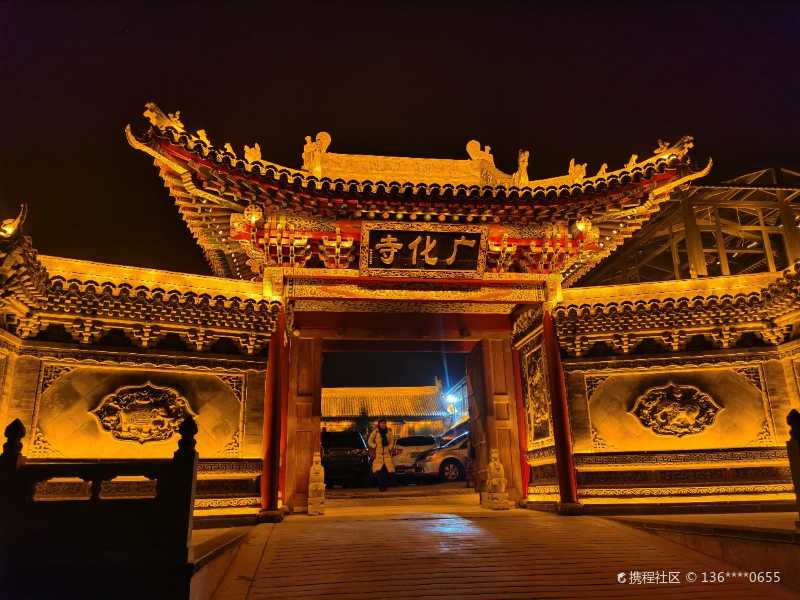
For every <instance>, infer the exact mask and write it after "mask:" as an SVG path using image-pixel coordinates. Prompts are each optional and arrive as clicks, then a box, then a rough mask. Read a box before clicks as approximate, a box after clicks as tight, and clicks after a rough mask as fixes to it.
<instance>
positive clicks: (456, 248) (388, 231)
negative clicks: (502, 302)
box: [360, 222, 486, 278]
mask: <svg viewBox="0 0 800 600" xmlns="http://www.w3.org/2000/svg"><path fill="white" fill-rule="evenodd" d="M485 266H486V228H485V227H481V226H478V225H474V226H473V225H438V224H429V223H380V222H379V223H364V225H363V226H362V231H361V261H360V271H361V272H362V273H363V274H368V275H380V276H389V277H439V278H473V277H481V276H482V275H483V270H484V268H485Z"/></svg>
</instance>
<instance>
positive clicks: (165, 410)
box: [0, 342, 266, 459]
mask: <svg viewBox="0 0 800 600" xmlns="http://www.w3.org/2000/svg"><path fill="white" fill-rule="evenodd" d="M34 348H37V343H36V342H33V343H31V344H29V345H28V346H27V347H26V348H23V349H22V350H21V351H20V352H19V355H18V356H17V352H14V351H7V350H6V351H2V352H0V377H2V378H3V379H2V383H0V385H2V388H0V389H2V390H3V395H2V402H1V403H0V415H2V416H3V421H4V423H8V422H9V421H10V420H12V419H14V418H20V419H21V420H22V421H23V423H24V424H25V427H26V429H27V435H26V437H25V439H24V441H23V443H24V446H23V448H24V450H23V452H24V454H25V455H26V456H29V457H32V458H144V457H167V456H171V455H172V453H173V452H174V451H175V449H176V443H177V439H178V436H177V434H176V433H175V429H176V426H177V423H179V421H180V420H182V418H183V416H185V414H192V415H194V417H195V419H196V421H197V424H198V427H199V432H198V435H197V450H198V452H199V454H200V457H201V459H202V458H260V457H261V453H262V446H261V443H262V428H263V402H264V379H265V367H266V365H264V364H263V361H262V362H261V363H259V362H258V361H256V360H250V361H248V360H241V361H239V360H236V359H235V357H234V359H229V360H218V359H215V358H212V357H204V356H202V355H198V356H186V355H185V354H184V355H182V356H177V355H175V356H170V355H164V354H162V355H158V356H146V355H136V354H131V353H114V352H103V358H104V360H103V361H102V364H99V361H97V360H96V357H97V355H98V353H97V350H96V349H92V350H91V351H90V350H84V349H79V348H72V349H69V351H65V352H63V353H62V355H61V356H59V355H55V353H51V352H49V351H46V350H42V351H38V349H37V351H32V349H34ZM63 354H66V355H68V356H67V357H65V356H63ZM136 363H138V364H136ZM3 384H4V385H3ZM103 422H105V426H104V425H103Z"/></svg>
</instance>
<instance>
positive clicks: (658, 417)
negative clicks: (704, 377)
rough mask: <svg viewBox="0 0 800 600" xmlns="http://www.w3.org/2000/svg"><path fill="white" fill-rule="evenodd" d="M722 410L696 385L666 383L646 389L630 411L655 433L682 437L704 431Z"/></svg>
mask: <svg viewBox="0 0 800 600" xmlns="http://www.w3.org/2000/svg"><path fill="white" fill-rule="evenodd" d="M721 410H723V407H722V406H720V405H719V404H718V403H717V402H716V401H715V400H714V398H712V397H711V396H710V395H709V394H707V393H705V392H703V391H701V390H700V389H699V388H697V387H695V386H693V385H686V384H682V385H677V384H675V383H672V382H670V383H667V384H666V385H661V386H656V387H651V388H648V389H647V390H645V392H644V393H643V394H642V395H640V396H639V397H638V398H637V399H636V401H635V402H634V405H633V408H632V409H631V410H630V413H631V414H632V415H634V416H635V417H636V418H637V419H639V422H640V423H641V425H642V426H643V427H646V428H648V429H650V430H651V431H652V432H653V433H655V434H656V435H663V436H676V437H683V436H686V435H693V434H697V433H701V432H703V431H705V430H706V429H707V428H708V427H710V426H712V425H713V424H714V421H715V419H716V418H717V415H718V414H719V412H720V411H721Z"/></svg>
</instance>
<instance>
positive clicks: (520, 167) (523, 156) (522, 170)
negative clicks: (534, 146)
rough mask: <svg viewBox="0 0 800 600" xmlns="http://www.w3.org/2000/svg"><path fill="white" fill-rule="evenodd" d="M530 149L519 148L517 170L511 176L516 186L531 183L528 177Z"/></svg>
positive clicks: (512, 182)
mask: <svg viewBox="0 0 800 600" xmlns="http://www.w3.org/2000/svg"><path fill="white" fill-rule="evenodd" d="M530 154H531V153H530V151H529V150H519V151H518V152H517V170H516V172H515V173H514V174H513V175H512V176H511V184H512V185H515V186H516V187H525V186H526V185H528V183H529V181H530V180H529V179H528V159H529V158H530Z"/></svg>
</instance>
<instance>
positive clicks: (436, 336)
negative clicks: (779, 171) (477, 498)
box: [0, 104, 800, 518]
mask: <svg viewBox="0 0 800 600" xmlns="http://www.w3.org/2000/svg"><path fill="white" fill-rule="evenodd" d="M145 117H146V118H147V120H148V121H149V127H145V128H137V129H136V130H134V128H132V127H130V126H129V127H128V128H126V135H127V139H128V142H129V143H130V144H131V145H132V146H133V147H134V148H136V149H138V150H140V151H142V152H144V153H145V154H146V155H148V156H150V157H151V158H152V159H153V161H154V163H155V165H156V166H157V168H158V170H159V174H160V176H161V177H162V179H163V180H164V183H165V185H166V187H167V189H168V190H169V193H170V195H171V196H172V197H173V198H174V200H175V203H176V206H177V207H178V210H179V212H180V214H181V217H182V218H183V219H184V221H185V222H186V224H187V226H188V228H189V230H190V232H191V233H192V235H193V236H194V237H195V239H196V240H197V241H198V244H199V245H200V246H201V248H202V249H203V252H204V253H205V255H206V257H207V259H208V262H209V264H210V266H211V269H212V270H213V272H214V274H215V276H214V277H200V276H191V275H185V274H174V273H166V272H159V271H154V270H146V269H136V268H131V267H121V266H116V265H100V264H98V263H90V262H86V261H72V260H69V259H60V258H53V257H39V256H37V254H36V251H35V250H34V249H33V246H32V245H31V241H30V240H29V239H28V238H25V237H24V236H22V235H21V233H20V228H21V225H22V221H23V220H24V214H21V215H20V217H19V218H18V219H17V220H14V219H8V220H7V221H6V222H4V223H3V226H2V228H0V234H2V235H0V251H1V252H0V259H2V264H1V265H0V274H1V275H2V279H0V288H1V290H0V291H2V298H3V304H2V319H3V323H2V324H3V327H2V331H0V377H2V392H3V393H2V404H0V415H2V416H3V417H4V419H5V420H6V421H7V420H9V417H17V416H18V417H19V418H21V419H22V420H23V422H25V424H26V427H28V429H29V431H30V432H31V434H30V435H31V436H32V446H33V447H34V448H35V449H36V452H37V454H36V456H38V457H40V458H42V459H45V458H49V457H55V456H63V457H69V458H74V457H76V454H75V453H78V454H80V457H82V458H86V459H92V458H97V457H100V456H108V457H118V456H121V457H125V456H158V455H159V453H161V452H163V451H164V448H167V447H169V448H171V447H172V444H171V442H169V438H170V436H172V435H173V434H174V431H173V429H174V424H175V423H176V422H177V421H178V417H179V416H182V415H185V414H192V415H194V416H195V418H196V420H197V422H198V426H199V428H200V431H199V434H198V450H199V452H200V456H201V459H205V461H206V463H205V464H204V463H203V461H202V460H201V473H200V482H199V488H198V489H200V488H202V487H203V486H205V491H204V492H202V493H201V494H200V501H201V503H204V504H202V505H203V506H204V507H208V508H209V509H210V508H213V507H221V506H222V507H224V506H251V505H252V504H253V503H259V504H260V506H261V509H262V512H263V516H265V517H273V516H274V517H276V518H278V517H280V515H282V514H283V512H284V511H285V510H287V509H288V510H290V511H303V510H305V507H306V503H307V491H308V480H307V478H308V471H309V467H310V466H311V463H312V458H313V454H314V452H315V451H317V450H318V449H319V443H320V419H321V398H320V396H321V368H322V361H323V358H324V355H325V353H327V352H337V351H344V350H353V349H359V350H369V349H376V350H380V349H392V350H405V351H432V350H435V351H437V352H458V353H463V354H465V355H466V365H467V376H468V377H467V389H468V397H469V409H470V421H471V432H472V438H473V444H474V446H475V453H476V462H477V469H476V470H477V478H476V480H477V481H476V485H477V488H478V489H479V490H482V489H483V486H484V485H485V483H486V482H485V471H486V468H487V466H488V464H489V456H490V455H491V453H492V452H493V451H495V450H496V451H498V454H499V460H500V462H501V464H502V465H503V468H504V470H505V477H506V479H507V480H508V486H509V494H510V497H511V498H512V499H513V500H515V501H521V500H527V502H528V503H529V505H530V504H533V505H536V506H541V507H546V506H552V507H555V508H558V509H560V510H562V511H564V512H571V511H577V510H583V509H585V508H586V507H589V506H592V505H600V506H601V507H608V506H609V505H613V504H624V503H629V504H631V503H644V502H652V501H659V502H662V501H664V502H686V501H692V502H700V501H704V499H705V498H709V499H712V498H725V499H726V500H735V501H749V500H750V499H753V500H755V501H758V500H759V499H761V500H769V501H773V500H774V501H778V500H785V499H786V497H787V496H788V494H789V490H790V486H789V484H788V467H787V463H786V458H785V451H783V450H782V449H781V444H780V440H779V438H780V436H781V435H783V432H784V431H785V427H784V426H783V425H781V423H780V421H781V419H780V414H781V412H785V411H786V409H787V408H788V407H790V406H792V405H796V404H797V403H798V398H800V394H798V388H797V383H796V376H795V373H796V372H800V367H798V364H800V363H798V362H797V361H796V359H795V358H793V357H794V356H795V355H796V354H797V352H798V350H797V348H798V347H799V346H798V341H797V339H796V338H797V335H798V332H800V309H798V308H796V306H800V302H799V301H797V297H798V289H800V284H798V281H800V278H799V277H798V275H797V270H796V269H793V268H789V269H787V271H785V272H784V273H782V274H781V273H777V272H776V270H777V268H778V266H777V265H783V266H785V264H784V263H787V261H793V260H795V259H796V258H797V247H798V239H797V238H798V235H797V231H796V230H795V229H791V230H789V229H787V226H784V225H785V224H789V223H791V220H792V215H793V214H796V213H797V211H796V209H795V207H793V206H792V205H790V202H791V201H792V200H793V199H795V198H796V197H798V196H799V195H800V192H799V191H798V190H797V188H796V187H790V186H786V185H783V186H782V187H780V189H777V188H776V191H775V200H774V203H775V205H774V207H773V206H772V204H770V203H769V202H767V201H760V200H759V202H758V203H757V206H756V205H753V207H747V208H745V210H751V212H752V214H751V215H750V216H749V217H748V218H749V219H751V221H748V223H751V222H752V223H751V224H748V225H745V226H739V227H737V226H735V224H732V223H731V221H730V219H729V218H726V215H727V213H725V211H727V210H734V209H735V210H740V209H741V206H739V205H740V204H741V203H738V204H737V207H734V208H732V207H730V206H727V205H724V206H723V205H720V206H719V207H712V211H711V212H709V209H708V206H709V202H707V201H705V200H704V201H703V202H702V203H701V204H702V208H700V209H699V210H701V211H704V212H703V213H702V215H699V216H698V215H697V214H694V215H693V214H692V210H693V208H692V205H691V203H690V202H689V201H688V200H686V198H683V197H682V199H681V200H680V202H678V204H679V208H680V215H682V217H681V218H683V219H684V222H683V224H682V225H681V224H680V223H679V222H678V221H679V218H678V217H675V216H674V214H673V215H672V217H671V218H670V219H669V220H667V221H664V222H667V226H664V222H662V221H658V220H656V223H655V224H654V226H653V227H655V228H654V229H652V231H651V230H643V231H644V233H646V235H647V236H650V237H651V238H652V239H656V240H659V247H658V249H657V250H658V251H657V252H655V253H653V254H648V255H647V256H645V257H643V258H644V259H646V260H644V259H643V260H642V261H639V262H638V263H636V264H637V265H638V266H639V267H640V268H639V269H638V270H637V269H634V271H635V272H636V277H637V278H640V276H641V273H651V272H659V273H663V272H669V273H674V277H675V279H676V280H678V281H661V282H653V283H649V282H639V283H637V284H636V285H622V286H620V285H615V284H613V283H612V284H608V283H606V282H605V280H603V281H595V283H596V284H598V285H596V286H595V287H575V284H576V283H578V282H581V283H583V282H586V281H591V280H592V278H593V277H594V278H595V279H598V278H601V277H600V276H601V275H602V276H603V277H606V276H607V274H608V273H617V268H616V267H615V264H617V263H618V262H619V260H620V259H619V258H618V257H619V256H620V254H619V253H615V251H616V250H617V249H619V248H621V247H622V245H623V244H624V243H625V240H627V239H628V238H631V237H632V236H634V235H635V234H636V232H637V231H638V230H640V229H641V228H642V227H643V226H644V227H649V225H646V223H647V221H648V220H649V219H650V218H651V217H652V216H653V215H655V214H656V213H658V212H659V211H660V210H662V209H663V208H664V207H665V206H670V201H671V200H673V198H676V197H677V196H679V195H681V194H684V193H685V190H686V188H687V186H688V185H689V184H690V183H691V182H692V181H693V180H695V179H697V178H699V177H702V176H703V175H705V174H707V173H708V172H709V169H710V167H711V163H710V162H709V164H708V165H707V166H706V167H705V168H704V169H702V170H699V171H694V170H692V168H691V167H690V162H689V160H688V152H689V150H690V148H691V147H692V141H691V138H684V139H681V140H679V141H678V142H677V143H675V144H669V143H664V142H659V144H658V147H657V148H656V149H655V150H654V151H653V153H652V154H650V155H648V156H646V157H645V158H642V159H640V158H639V157H638V156H637V155H635V154H634V155H632V156H631V158H630V160H628V161H627V163H626V164H625V165H624V166H622V167H621V168H618V169H611V170H609V168H608V166H607V165H605V164H603V165H602V166H601V167H600V168H599V169H598V170H597V171H596V173H595V174H594V175H591V174H588V173H587V165H585V164H582V163H579V162H576V161H575V160H574V159H573V160H572V161H570V163H569V165H568V166H567V167H566V173H565V174H563V175H559V176H556V177H551V178H546V179H538V180H531V179H529V175H528V161H529V156H530V155H529V153H528V152H527V151H520V152H519V155H518V162H517V167H516V170H515V171H514V172H513V173H505V172H503V171H501V170H500V169H499V168H497V167H496V166H495V161H494V157H493V155H492V153H491V150H490V148H489V147H488V146H483V145H482V144H480V143H479V142H477V141H474V140H472V141H470V142H468V143H467V144H466V154H467V158H465V159H456V160H454V159H419V158H406V157H389V156H365V155H352V154H341V153H336V152H331V151H329V149H330V147H331V145H332V138H331V136H330V135H329V134H327V133H325V132H320V133H318V134H317V135H316V136H314V137H313V138H312V137H311V136H309V137H307V138H306V142H305V145H304V146H303V151H302V167H301V168H300V169H292V168H287V167H283V166H280V165H276V164H274V163H271V162H269V161H267V160H265V159H264V158H262V156H261V149H260V147H259V145H258V144H254V145H253V146H245V148H244V152H243V154H242V155H241V156H240V155H238V154H237V153H236V152H235V151H234V149H233V148H232V147H231V145H230V144H224V145H222V146H221V147H220V146H216V145H214V144H213V143H212V142H211V141H210V139H209V137H208V135H207V134H206V132H205V131H204V130H200V131H197V132H196V133H192V132H191V131H190V130H188V129H187V128H186V127H185V126H184V124H183V122H182V121H181V119H180V115H179V113H173V114H167V113H164V112H163V111H161V110H160V109H159V108H158V107H157V106H155V105H154V104H148V105H147V108H146V111H145ZM746 185H750V184H746ZM694 189H696V188H694ZM758 189H759V190H762V188H761V187H759V188H758ZM753 191H754V190H750V191H748V192H747V196H746V197H748V198H749V197H750V193H751V192H753ZM759 193H761V192H759ZM720 211H722V212H720ZM753 211H755V212H753ZM710 214H713V215H714V218H715V219H716V220H715V221H713V222H711V221H709V220H708V215H710ZM775 215H777V216H775ZM776 219H777V220H776ZM693 223H694V225H693ZM656 225H658V227H656ZM713 232H716V233H717V234H718V239H717V244H716V249H715V250H714V252H716V253H717V254H718V256H719V264H720V265H721V266H720V270H721V273H722V275H721V276H720V277H713V276H712V275H714V273H713V268H712V267H711V266H709V264H708V261H706V260H705V259H704V256H708V255H709V249H708V248H705V247H704V246H703V244H706V245H708V240H707V238H708V235H707V234H709V233H713ZM784 234H785V235H784ZM725 235H728V236H731V235H739V236H741V237H742V239H743V240H744V242H746V244H750V246H747V245H746V244H744V243H743V244H739V245H737V246H736V247H735V248H734V247H731V246H729V245H727V244H728V241H727V240H726V239H725V238H724V236H725ZM778 235H783V237H784V241H785V245H786V253H785V254H786V257H785V258H781V259H780V260H776V259H774V257H772V254H773V251H772V249H773V248H774V247H775V246H774V242H775V241H776V236H778ZM754 236H761V239H762V242H761V244H762V246H760V247H759V249H760V250H759V251H760V252H761V255H763V256H764V264H767V265H768V266H769V271H770V272H769V273H753V270H754V269H756V268H757V267H758V265H759V264H760V263H759V262H757V261H754V260H749V259H747V260H744V259H743V258H742V257H747V256H750V255H752V253H753V252H755V250H753V249H752V244H753V237H754ZM684 238H685V239H684ZM745 238H746V239H745ZM648 239H649V238H648ZM720 240H721V241H720ZM634 242H636V240H634ZM634 245H635V244H634ZM665 253H666V254H665ZM665 256H667V257H668V258H669V257H671V261H672V264H671V266H670V265H669V260H667V259H665V258H664V257H665ZM684 256H685V257H686V259H687V260H683V258H682V257H684ZM606 259H608V260H606ZM615 261H617V263H615ZM629 262H630V261H627V260H626V262H625V267H624V268H625V273H626V274H625V275H624V276H625V277H628V279H626V281H629V280H630V277H629V275H628V274H629V273H631V272H632V271H631V267H630V264H628V263H629ZM634 262H636V261H634ZM601 263H602V265H601ZM598 265H600V267H599V268H597V267H598ZM634 266H635V265H634ZM616 276H617V275H615V277H616ZM681 277H684V279H681ZM601 279H602V278H601ZM726 294H727V296H726ZM720 298H722V299H724V301H720ZM701 338H702V339H701ZM703 339H704V340H706V341H707V342H709V343H710V344H711V345H710V346H709V345H706V346H703V345H702V344H701V343H700V342H702V340H703ZM754 340H755V341H754ZM654 347H656V348H655V350H659V349H660V350H662V351H666V352H668V354H667V355H666V356H664V355H658V356H656V354H655V353H654V352H655V350H654ZM639 351H641V352H642V353H644V352H650V354H653V356H652V357H643V356H640V355H639V354H637V352H639ZM669 353H672V354H669ZM730 389H736V390H737V393H736V394H735V395H726V394H727V392H726V390H730ZM141 406H145V407H146V410H145V409H142V408H141ZM154 415H155V416H154ZM75 435H80V436H83V437H81V438H80V439H81V440H82V443H81V444H73V443H72V442H71V441H70V440H72V439H73V437H74V436H75ZM81 453H82V454H81ZM84 454H85V455H86V456H84ZM89 454H93V456H89ZM95 455H96V456H95ZM203 468H205V469H207V471H208V476H207V478H206V480H204V479H203V473H202V471H203ZM220 473H225V474H226V477H228V479H224V485H222V484H221V483H220V481H223V478H221V477H220V476H219V474H220ZM704 473H705V474H706V475H707V474H708V473H712V474H713V478H714V479H713V481H705V480H704V479H703V478H704V477H705V476H706V475H704ZM211 474H214V476H212V475H211ZM204 481H205V483H204ZM200 484H202V485H200ZM257 485H260V489H259V490H256V489H255V488H256V486H257ZM203 494H205V496H204V495H203Z"/></svg>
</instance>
